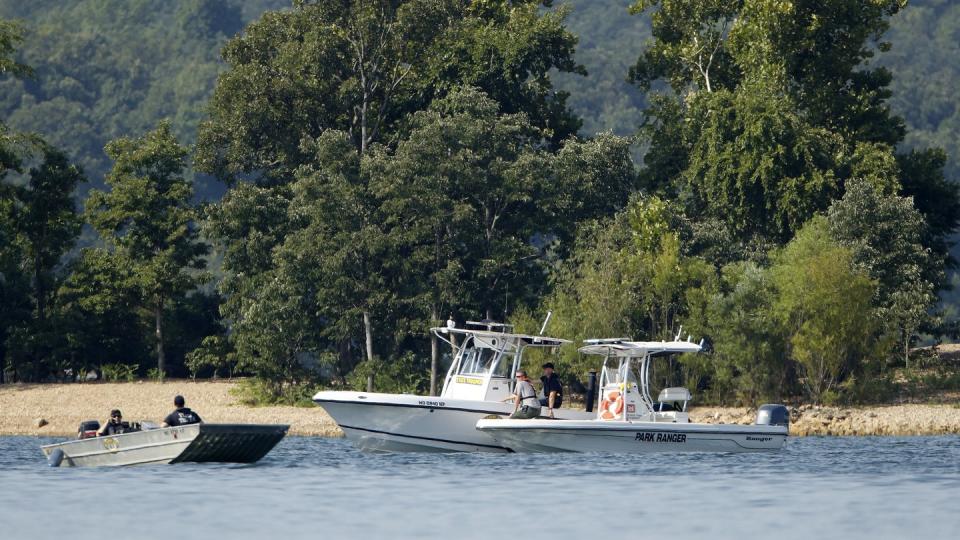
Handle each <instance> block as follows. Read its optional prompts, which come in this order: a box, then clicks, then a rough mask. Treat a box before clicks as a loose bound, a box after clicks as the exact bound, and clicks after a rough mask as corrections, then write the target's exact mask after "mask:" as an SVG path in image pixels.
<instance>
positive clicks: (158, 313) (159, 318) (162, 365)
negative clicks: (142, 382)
mask: <svg viewBox="0 0 960 540" xmlns="http://www.w3.org/2000/svg"><path fill="white" fill-rule="evenodd" d="M153 316H154V320H155V322H156V333H157V370H158V371H159V372H160V382H163V378H164V375H165V371H166V367H167V357H166V355H165V354H164V352H163V302H158V303H157V305H156V306H155V307H154V308H153Z"/></svg>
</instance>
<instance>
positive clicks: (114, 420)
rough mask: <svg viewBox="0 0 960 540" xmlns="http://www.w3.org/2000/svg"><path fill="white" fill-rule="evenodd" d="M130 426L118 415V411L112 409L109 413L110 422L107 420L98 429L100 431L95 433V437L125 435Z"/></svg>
mask: <svg viewBox="0 0 960 540" xmlns="http://www.w3.org/2000/svg"><path fill="white" fill-rule="evenodd" d="M129 427H130V425H129V424H127V423H126V422H124V421H123V415H122V414H120V409H114V410H112V411H110V420H107V423H106V424H104V425H103V427H102V428H100V431H97V435H98V436H100V437H103V436H104V435H120V434H122V433H126V432H127V430H128V429H129Z"/></svg>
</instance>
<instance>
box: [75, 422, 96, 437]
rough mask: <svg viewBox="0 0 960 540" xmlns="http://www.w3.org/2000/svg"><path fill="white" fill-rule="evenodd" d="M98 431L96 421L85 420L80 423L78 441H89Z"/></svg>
mask: <svg viewBox="0 0 960 540" xmlns="http://www.w3.org/2000/svg"><path fill="white" fill-rule="evenodd" d="M98 431H100V422H99V421H97V420H85V421H83V422H80V429H78V430H77V438H78V439H90V438H92V437H96V436H97V432H98Z"/></svg>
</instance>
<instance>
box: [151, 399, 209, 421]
mask: <svg viewBox="0 0 960 540" xmlns="http://www.w3.org/2000/svg"><path fill="white" fill-rule="evenodd" d="M173 406H174V407H176V408H177V410H175V411H173V412H172V413H170V414H168V415H167V417H166V418H164V419H163V423H162V424H160V427H171V426H185V425H187V424H199V423H200V422H203V420H201V419H200V415H199V414H197V413H195V412H193V411H191V410H190V409H189V408H188V407H184V400H183V396H177V397H175V398H173Z"/></svg>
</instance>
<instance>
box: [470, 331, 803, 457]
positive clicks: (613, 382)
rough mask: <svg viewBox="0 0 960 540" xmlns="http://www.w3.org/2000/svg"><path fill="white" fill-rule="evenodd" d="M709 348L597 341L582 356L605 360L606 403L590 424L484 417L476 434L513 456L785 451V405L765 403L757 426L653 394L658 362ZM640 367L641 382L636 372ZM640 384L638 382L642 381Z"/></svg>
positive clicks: (678, 395)
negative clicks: (725, 420)
mask: <svg viewBox="0 0 960 540" xmlns="http://www.w3.org/2000/svg"><path fill="white" fill-rule="evenodd" d="M702 348H703V344H702V342H701V343H691V342H690V340H689V338H688V339H687V341H680V340H679V335H678V336H677V338H675V339H674V340H673V341H630V340H629V339H626V338H618V339H593V340H587V341H585V345H584V346H583V347H581V348H580V352H581V353H583V354H591V355H599V356H603V359H604V360H603V370H602V371H601V374H600V388H601V394H600V404H599V407H598V410H597V412H596V416H595V418H593V419H590V420H542V419H531V420H510V419H483V420H479V421H478V422H477V425H476V427H477V430H478V431H481V432H483V433H488V434H490V436H491V437H492V438H493V439H495V440H496V441H497V442H498V443H499V444H501V445H502V446H505V447H507V448H509V449H510V450H512V451H515V452H620V453H644V452H759V451H770V450H779V449H780V448H781V447H782V446H783V444H784V442H785V441H786V438H787V432H788V424H789V415H788V413H787V409H786V407H784V406H783V405H774V404H771V405H764V406H762V407H760V409H759V410H758V413H757V421H756V423H755V424H753V425H737V424H701V423H691V422H690V417H689V413H688V412H687V404H688V403H689V402H690V400H691V395H690V391H689V390H687V389H686V388H678V387H674V388H664V389H663V390H661V391H660V393H659V395H658V399H657V400H656V401H654V400H653V399H652V398H651V396H650V369H651V363H652V361H653V360H654V359H655V358H657V357H661V356H667V355H671V354H683V353H698V352H700V351H701V350H702ZM635 364H638V365H637V369H638V371H639V377H637V376H636V374H635V372H634V369H633V367H634V365H635ZM638 382H639V384H638Z"/></svg>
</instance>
